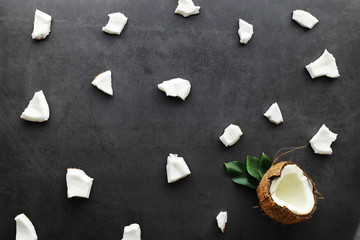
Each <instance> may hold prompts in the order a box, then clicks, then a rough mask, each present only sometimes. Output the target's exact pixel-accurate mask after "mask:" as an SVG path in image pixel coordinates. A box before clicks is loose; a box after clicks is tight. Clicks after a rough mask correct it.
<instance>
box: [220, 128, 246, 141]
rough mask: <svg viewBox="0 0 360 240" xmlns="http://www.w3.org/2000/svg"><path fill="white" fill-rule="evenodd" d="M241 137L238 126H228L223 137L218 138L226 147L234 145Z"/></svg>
mask: <svg viewBox="0 0 360 240" xmlns="http://www.w3.org/2000/svg"><path fill="white" fill-rule="evenodd" d="M242 135H243V133H242V131H241V129H240V127H239V126H237V125H234V124H230V125H229V126H228V127H227V128H225V130H224V133H223V135H221V136H220V141H221V142H222V143H223V144H224V145H225V146H226V147H229V146H232V145H234V144H235V143H236V142H237V141H238V140H239V139H240V137H241V136H242Z"/></svg>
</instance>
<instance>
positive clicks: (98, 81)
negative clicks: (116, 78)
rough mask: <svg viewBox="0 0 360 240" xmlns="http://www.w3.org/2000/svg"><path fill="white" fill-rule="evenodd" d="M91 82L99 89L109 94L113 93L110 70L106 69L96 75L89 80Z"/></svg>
mask: <svg viewBox="0 0 360 240" xmlns="http://www.w3.org/2000/svg"><path fill="white" fill-rule="evenodd" d="M91 84H92V85H94V86H96V87H97V88H98V89H99V90H101V91H103V92H104V93H106V94H109V95H111V96H112V95H113V89H112V85H111V71H110V70H107V71H105V72H102V73H100V74H99V75H97V76H96V77H95V78H94V80H93V81H92V82H91Z"/></svg>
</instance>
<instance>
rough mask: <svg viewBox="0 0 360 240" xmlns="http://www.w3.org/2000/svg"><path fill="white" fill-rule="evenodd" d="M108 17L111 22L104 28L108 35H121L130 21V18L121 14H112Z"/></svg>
mask: <svg viewBox="0 0 360 240" xmlns="http://www.w3.org/2000/svg"><path fill="white" fill-rule="evenodd" d="M108 16H109V21H108V23H107V24H106V26H105V27H103V28H102V31H103V32H106V33H108V34H115V35H120V33H121V32H122V30H123V29H124V27H125V25H126V23H127V21H128V18H127V17H126V16H125V15H124V14H122V13H121V12H116V13H110V14H108Z"/></svg>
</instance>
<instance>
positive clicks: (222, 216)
mask: <svg viewBox="0 0 360 240" xmlns="http://www.w3.org/2000/svg"><path fill="white" fill-rule="evenodd" d="M227 219H228V214H227V212H220V213H219V214H218V215H217V216H216V221H217V225H218V227H219V228H220V230H221V232H223V233H224V232H225V226H226V223H227Z"/></svg>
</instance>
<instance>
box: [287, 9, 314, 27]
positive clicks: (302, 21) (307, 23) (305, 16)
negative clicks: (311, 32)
mask: <svg viewBox="0 0 360 240" xmlns="http://www.w3.org/2000/svg"><path fill="white" fill-rule="evenodd" d="M292 19H293V20H294V21H296V22H297V23H298V24H299V25H300V26H303V27H306V28H308V29H312V28H313V27H314V26H315V24H317V23H318V22H319V20H318V19H317V18H316V17H314V16H313V15H312V14H311V13H309V12H307V11H304V10H295V11H293V15H292Z"/></svg>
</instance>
